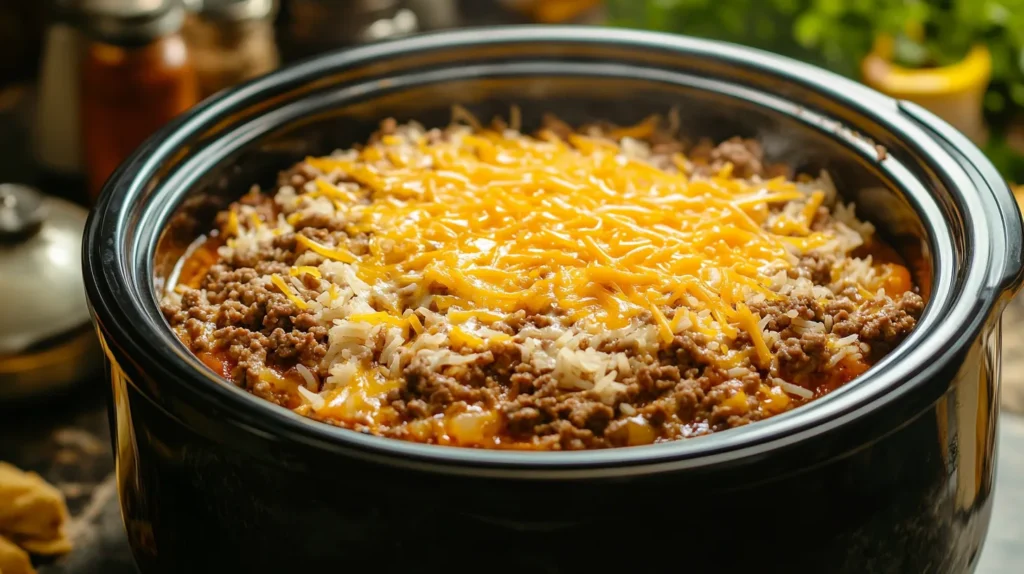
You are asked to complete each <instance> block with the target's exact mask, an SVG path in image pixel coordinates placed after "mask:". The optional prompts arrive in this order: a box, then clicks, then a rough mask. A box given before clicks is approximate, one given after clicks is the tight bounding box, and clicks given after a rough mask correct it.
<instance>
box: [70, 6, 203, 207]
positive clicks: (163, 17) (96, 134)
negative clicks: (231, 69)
mask: <svg viewBox="0 0 1024 574" xmlns="http://www.w3.org/2000/svg"><path fill="white" fill-rule="evenodd" d="M81 10H82V12H81V18H80V20H79V21H80V26H81V29H82V32H83V35H84V36H85V37H86V38H87V43H86V45H85V48H84V54H83V58H82V68H81V84H80V98H81V113H80V117H81V119H80V121H81V123H82V139H83V148H82V153H83V157H84V160H85V171H86V176H87V180H88V182H87V183H88V188H89V194H90V196H91V197H92V198H93V199H95V198H96V196H97V195H98V194H99V192H100V190H101V189H102V187H103V184H104V183H105V182H106V180H107V178H108V177H109V176H110V175H111V174H112V173H113V172H114V170H115V169H116V168H117V166H118V165H120V163H121V162H122V161H124V160H125V159H126V158H127V157H128V155H130V154H131V153H132V151H134V150H135V148H136V147H138V146H139V145H140V144H142V142H143V141H145V139H146V138H148V137H149V136H150V135H151V134H153V133H154V132H155V131H157V130H158V129H160V128H161V127H162V126H163V125H164V124H166V123H167V122H168V121H170V120H171V119H173V118H174V117H175V116H177V115H178V114H180V113H181V112H184V111H185V110H187V109H189V108H190V107H192V105H194V104H195V103H196V102H197V101H198V99H199V92H198V88H197V84H196V77H195V72H194V70H193V68H192V64H191V62H190V58H189V53H188V47H187V45H186V43H185V40H184V39H183V38H182V36H181V27H182V24H183V22H184V17H185V13H184V7H183V6H182V4H181V3H180V2H179V0H82V2H81Z"/></svg>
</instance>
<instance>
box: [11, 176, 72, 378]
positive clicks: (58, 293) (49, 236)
mask: <svg viewBox="0 0 1024 574" xmlns="http://www.w3.org/2000/svg"><path fill="white" fill-rule="evenodd" d="M86 216H87V211H86V210H85V209H84V208H82V207H79V206H78V205H75V204H73V203H71V202H68V201H64V200H61V199H57V198H53V197H46V196H43V195H42V194H41V193H39V192H38V191H36V190H35V189H32V188H30V187H27V186H23V185H18V184H0V301H2V302H3V303H2V304H3V306H4V312H3V313H0V358H6V357H10V356H15V355H19V354H23V353H27V352H32V351H34V350H38V348H39V347H40V346H41V345H43V346H45V344H46V342H47V341H50V340H52V339H54V338H55V337H59V336H61V335H63V334H65V333H68V332H71V331H74V330H76V329H79V328H81V327H83V326H85V325H88V324H89V308H88V305H87V303H86V300H85V288H84V285H83V282H82V262H81V256H80V253H81V251H82V232H83V230H84V229H85V220H86Z"/></svg>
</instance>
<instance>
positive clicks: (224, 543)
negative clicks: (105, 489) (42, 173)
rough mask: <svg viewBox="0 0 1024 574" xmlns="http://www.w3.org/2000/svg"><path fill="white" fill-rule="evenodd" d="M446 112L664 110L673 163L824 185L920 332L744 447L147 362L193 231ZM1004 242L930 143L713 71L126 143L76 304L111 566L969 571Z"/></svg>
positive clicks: (94, 231)
mask: <svg viewBox="0 0 1024 574" xmlns="http://www.w3.org/2000/svg"><path fill="white" fill-rule="evenodd" d="M452 103H462V104H467V105H469V106H470V107H472V108H473V109H475V110H476V111H477V112H479V113H483V114H485V116H484V117H489V116H488V115H486V114H493V113H504V112H505V111H506V110H507V109H508V108H507V106H508V105H509V104H511V103H516V104H519V105H520V106H521V107H522V108H523V111H524V118H525V120H526V122H527V123H529V122H530V121H536V119H537V118H538V117H539V115H540V113H542V112H545V111H553V112H556V113H558V114H559V115H561V116H563V117H565V118H566V119H568V120H569V121H580V120H584V119H588V118H594V117H605V118H610V119H612V120H616V121H619V122H626V121H635V120H638V119H640V118H641V117H643V116H644V115H646V114H648V113H650V112H652V111H665V110H667V109H668V107H670V106H672V105H675V106H677V107H678V109H679V111H680V115H681V119H682V121H683V125H684V126H685V127H684V131H685V132H687V133H690V134H694V135H710V136H713V137H723V136H729V135H734V134H743V135H750V136H756V137H758V138H760V139H761V140H762V141H763V142H764V144H765V147H766V150H767V153H768V154H769V155H771V156H775V157H777V158H784V159H787V160H790V161H796V162H797V163H798V164H799V167H802V168H805V169H813V168H820V167H827V168H828V169H829V170H830V172H831V173H832V175H833V178H834V179H835V180H836V181H837V183H838V185H839V187H840V189H841V190H843V191H848V192H850V193H849V194H848V195H849V196H852V199H855V200H856V201H857V203H858V210H859V212H860V213H862V215H865V216H866V217H867V218H868V219H870V220H872V221H874V222H875V223H876V225H877V226H878V227H879V228H880V229H882V230H883V231H884V232H885V233H886V234H887V235H888V236H890V237H894V238H895V237H900V238H908V237H909V238H911V239H914V240H915V241H917V243H918V244H919V246H920V247H921V249H922V250H923V252H924V254H925V256H924V258H925V261H924V263H925V264H924V266H923V271H922V272H921V274H920V276H919V277H918V280H919V281H923V282H925V283H927V284H929V285H930V288H929V304H928V308H927V309H926V312H925V315H924V317H923V318H922V321H921V323H920V325H919V328H918V329H917V330H916V331H915V333H914V334H913V335H912V336H911V337H910V338H909V339H908V340H907V342H906V343H904V344H903V345H902V346H901V347H900V348H899V349H897V350H896V351H895V352H894V353H893V354H892V355H891V356H890V357H888V358H887V359H886V360H884V361H883V362H882V363H881V364H879V365H877V366H876V367H875V368H874V369H872V370H871V371H870V372H869V373H868V374H867V375H865V376H864V377H862V378H861V379H859V380H858V381H857V382H856V383H853V384H851V385H848V386H847V387H844V388H843V389H840V390H839V391H837V392H835V393H833V394H832V395H830V396H829V397H828V398H826V399H824V400H820V401H817V402H815V403H812V404H811V405H808V406H806V407H802V408H801V409H797V410H795V411H793V412H790V413H786V414H784V415H781V416H779V417H776V418H775V419H773V420H771V421H767V422H763V423H758V424H755V425H750V426H748V427H744V428H741V429H734V430H730V431H728V432H724V433H719V434H718V435H713V436H709V437H704V438H700V439H695V440H689V441H680V442H677V443H671V444H663V445H652V446H649V447H635V448H628V449H617V450H610V451H602V452H583V453H507V452H494V451H478V450H471V449H457V448H449V447H436V446H425V445H415V444H409V443H404V442H401V441H391V440H387V439H380V438H377V437H372V436H364V435H360V434H358V433H353V432H350V431H346V430H343V429H337V428H333V427H329V426H328V425H322V424H319V423H315V422H313V421H309V420H307V419H303V418H302V417H299V416H297V415H295V414H294V413H291V412H290V411H286V410H285V409H280V408H278V407H275V406H273V405H270V404H268V403H264V402H262V401H260V400H259V399H256V398H254V397H252V396H249V395H247V394H246V393H244V392H242V391H240V390H238V389H236V388H234V387H232V386H230V385H226V384H223V383H222V382H219V381H218V380H217V378H216V376H215V375H214V374H213V373H212V372H210V371H208V370H206V369H205V368H204V367H202V365H201V363H199V362H198V361H197V360H196V359H195V358H194V357H192V356H191V355H190V354H189V353H188V351H187V349H185V348H184V347H183V346H182V345H181V344H180V343H178V342H177V341H176V340H175V339H174V337H173V335H172V334H171V333H170V331H169V329H168V328H167V326H166V324H165V323H164V322H163V319H162V317H161V316H160V314H159V311H158V309H157V304H156V300H157V297H158V295H157V293H158V291H159V289H161V288H162V286H163V283H164V281H165V279H166V278H167V276H168V274H169V273H170V272H171V268H172V266H173V262H174V261H175V260H177V259H178V258H179V257H180V255H181V253H182V251H183V249H184V246H185V245H187V243H188V242H189V241H191V240H192V239H194V238H195V237H196V236H198V235H199V234H200V233H202V231H203V230H204V229H205V228H206V227H207V226H208V225H209V224H210V221H211V215H212V213H213V212H215V211H216V209H218V208H219V207H222V206H224V205H225V202H226V201H228V200H230V199H232V198H234V197H237V196H238V195H240V194H241V193H242V192H244V191H245V190H246V189H247V188H248V186H249V185H250V184H251V183H253V182H263V183H269V182H271V181H273V177H274V175H275V174H276V172H277V170H279V169H282V168H284V167H287V166H288V165H289V164H291V163H293V162H294V161H296V160H298V159H300V158H301V157H303V155H305V154H308V153H324V152H329V151H330V150H332V149H334V148H336V147H341V146H345V145H347V144H349V143H352V142H354V141H358V140H360V139H362V138H364V137H365V136H366V135H367V133H368V132H369V131H370V130H371V128H372V127H373V125H374V124H375V122H376V121H378V120H379V119H381V118H382V117H385V116H388V115H394V116H398V117H399V118H400V119H406V118H418V119H422V120H425V121H426V123H436V122H441V121H444V120H445V119H446V117H447V116H446V114H447V108H448V106H449V105H450V104H452ZM876 146H883V147H884V152H883V151H882V149H881V148H878V147H876ZM1021 234H1022V232H1021V220H1020V213H1019V211H1018V209H1017V207H1016V204H1015V202H1014V201H1013V198H1012V195H1011V194H1010V192H1009V190H1008V189H1007V188H1006V186H1005V184H1003V183H1002V182H1001V180H1000V179H999V177H998V175H997V174H996V173H995V172H994V170H993V169H992V166H991V165H990V164H989V163H988V162H987V161H986V160H985V159H984V158H983V157H982V156H981V155H980V152H978V151H977V150H976V149H975V148H974V147H973V146H971V144H970V143H968V142H967V141H966V140H965V139H964V138H963V137H962V136H960V135H959V134H957V133H955V132H954V131H953V130H952V129H951V128H949V127H948V126H947V125H945V124H943V123H942V122H941V121H939V120H937V119H936V118H935V117H933V116H931V115H930V114H928V113H927V112H925V111H923V110H921V109H919V108H917V107H914V106H912V105H909V104H905V103H900V102H896V101H893V100H891V99H888V98H885V97H883V96H881V95H879V94H877V93H874V92H871V91H870V90H867V89H866V88H864V87H861V86H859V85H857V84H854V83H852V82H849V81H847V80H844V79H842V78H839V77H836V76H834V75H831V74H829V73H826V72H823V71H821V70H818V69H816V68H812V67H809V66H805V65H802V64H798V63H795V62H792V61H790V60H786V59H782V58H777V57H774V56H771V55H767V54H764V53H761V52H756V51H752V50H746V49H741V48H737V47H734V46H729V45H723V44H718V43H714V42H707V41H697V40H692V39H686V38H681V37H675V36H665V35H658V34H649V33H639V32H628V31H612V30H606V29H589V28H558V27H544V28H536V27H521V28H498V29H486V30H471V31H462V32H456V33H446V34H441V35H428V36H421V37H418V38H413V39H407V40H401V41H397V42H391V43H384V44H378V45H371V46H366V47H361V48H357V49H354V50H351V51H347V52H340V53H336V54H331V55H327V56H323V57H320V58H316V59H313V60H310V61H307V62H305V63H302V64H299V65H297V66H293V67H291V68H288V69H285V70H282V71H279V72H275V73H274V74H271V75H270V76H267V77H265V78H262V79H259V80H256V81H255V82H252V83H249V84H246V85H245V86H242V87H240V88H237V89H235V90H232V91H230V92H228V93H226V94H223V95H221V96H219V97H217V98H215V99H214V100H212V101H210V102H207V103H205V104H203V105H201V106H200V107H199V108H197V109H196V110H194V111H193V112H191V113H190V114H188V115H187V116H186V117H184V118H182V119H180V120H179V121H177V122H176V123H175V124H174V125H173V126H171V127H169V128H168V129H167V130H165V131H164V132H162V133H161V134H159V135H158V136H156V137H154V138H153V139H151V140H150V141H149V142H148V143H147V144H145V145H144V146H143V148H142V149H141V150H139V152H138V153H137V154H136V155H135V156H134V157H133V158H132V159H131V160H129V161H128V162H127V163H126V164H125V165H124V166H122V168H121V169H120V170H119V171H118V172H117V173H116V174H115V175H114V177H113V178H112V179H111V181H110V183H109V184H108V187H107V189H106V190H105V192H104V194H103V196H102V197H101V199H100V201H99V204H98V206H97V208H96V210H95V211H94V213H93V216H92V218H91V220H90V223H89V227H88V231H87V237H86V247H85V253H84V257H85V267H86V283H87V286H88V292H89V299H90V302H91V305H92V307H93V311H94V315H95V319H96V323H97V328H98V330H99V332H100V335H101V338H102V340H103V342H104V349H105V351H106V353H107V357H108V359H109V374H110V380H111V386H112V407H111V425H112V428H113V429H114V433H113V434H114V437H115V440H114V443H115V444H114V448H115V450H116V453H117V472H118V484H119V492H120V498H121V505H122V510H123V514H124V519H125V523H126V526H127V530H128V533H129V536H130V538H131V543H132V547H133V549H134V551H135V556H136V559H137V561H138V563H139V565H140V567H141V569H142V571H143V572H144V573H145V574H156V573H171V572H174V573H180V572H190V573H191V572H256V573H259V572H305V571H317V570H320V569H326V568H330V569H332V570H342V569H345V568H349V567H369V568H374V569H375V570H376V571H384V572H392V571H394V572H399V571H406V570H408V569H410V568H418V569H423V568H427V569H428V570H438V571H441V570H442V569H443V570H445V571H455V572H462V571H467V572H468V571H474V572H476V571H498V572H504V571H521V570H523V569H524V568H530V569H532V570H533V571H536V572H565V573H569V572H611V571H619V570H622V569H624V568H625V569H628V571H631V572H649V571H655V570H661V569H665V568H672V569H680V570H685V569H691V568H698V567H710V568H714V569H715V571H719V572H726V571H733V570H737V571H738V570H739V569H740V568H757V569H759V570H767V571H769V572H774V571H785V572H816V573H817V572H850V573H858V574H859V573H864V572H872V573H874V572H900V573H904V572H914V573H918V572H967V571H970V570H972V569H973V567H974V564H975V563H976V559H977V556H978V552H979V551H980V548H981V545H982V542H983V539H984V536H985V531H986V529H987V525H988V520H989V514H990V510H991V500H992V498H991V495H992V480H993V471H994V460H995V458H994V456H995V450H996V444H995V436H996V434H995V426H996V421H997V413H998V400H997V397H998V391H999V363H1000V357H999V349H1000V330H999V316H1000V313H1001V311H1002V308H1003V306H1004V304H1005V303H1006V301H1007V300H1008V298H1009V297H1010V295H1012V293H1014V292H1015V291H1016V290H1017V289H1018V288H1019V286H1020V283H1021V274H1022V269H1021V267H1022V264H1021V244H1022V236H1021ZM313 569H317V570H313Z"/></svg>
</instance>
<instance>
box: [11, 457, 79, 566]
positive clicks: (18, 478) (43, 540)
mask: <svg viewBox="0 0 1024 574" xmlns="http://www.w3.org/2000/svg"><path fill="white" fill-rule="evenodd" d="M67 520H68V508H67V505H66V504H65V502H64V495H63V494H61V492H60V491H59V490H57V488H56V487H54V486H53V485H51V484H49V483H48V482H46V481H45V480H43V479H42V478H41V477H40V476H39V475H38V474H36V473H34V472H25V471H22V470H20V469H18V468H17V467H15V466H13V465H10V464H7V463H5V462H0V536H3V537H6V538H8V539H10V540H11V541H12V542H14V543H16V544H17V545H18V546H20V547H22V548H23V549H25V550H27V551H29V552H32V553H34V554H41V555H53V554H64V553H66V552H69V551H70V550H71V541H70V540H69V539H68V538H67V535H66V533H65V532H64V526H65V524H66V523H67ZM3 572H4V574H6V570H4V571H3Z"/></svg>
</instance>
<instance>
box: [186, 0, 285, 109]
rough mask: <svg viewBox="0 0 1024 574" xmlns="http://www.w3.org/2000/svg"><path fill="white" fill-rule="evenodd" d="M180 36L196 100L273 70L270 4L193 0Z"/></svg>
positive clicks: (274, 4) (270, 0)
mask: <svg viewBox="0 0 1024 574" xmlns="http://www.w3.org/2000/svg"><path fill="white" fill-rule="evenodd" d="M188 6H189V14H188V16H187V17H186V20H185V26H184V29H183V31H182V34H183V36H184V38H185V41H186V42H188V47H189V53H190V54H191V57H192V63H193V67H194V68H195V70H196V77H197V80H198V82H199V95H200V97H203V98H205V97H207V96H209V95H211V94H214V93H216V92H218V91H220V90H222V89H224V88H227V87H230V86H233V85H235V84H238V83H241V82H244V81H246V80H248V79H251V78H254V77H256V76H259V75H262V74H265V73H267V72H270V71H272V70H274V69H275V68H277V66H278V64H279V61H280V57H279V55H278V50H277V43H276V40H275V38H274V17H275V16H276V14H277V2H275V1H274V0H191V1H190V2H189V4H188Z"/></svg>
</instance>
